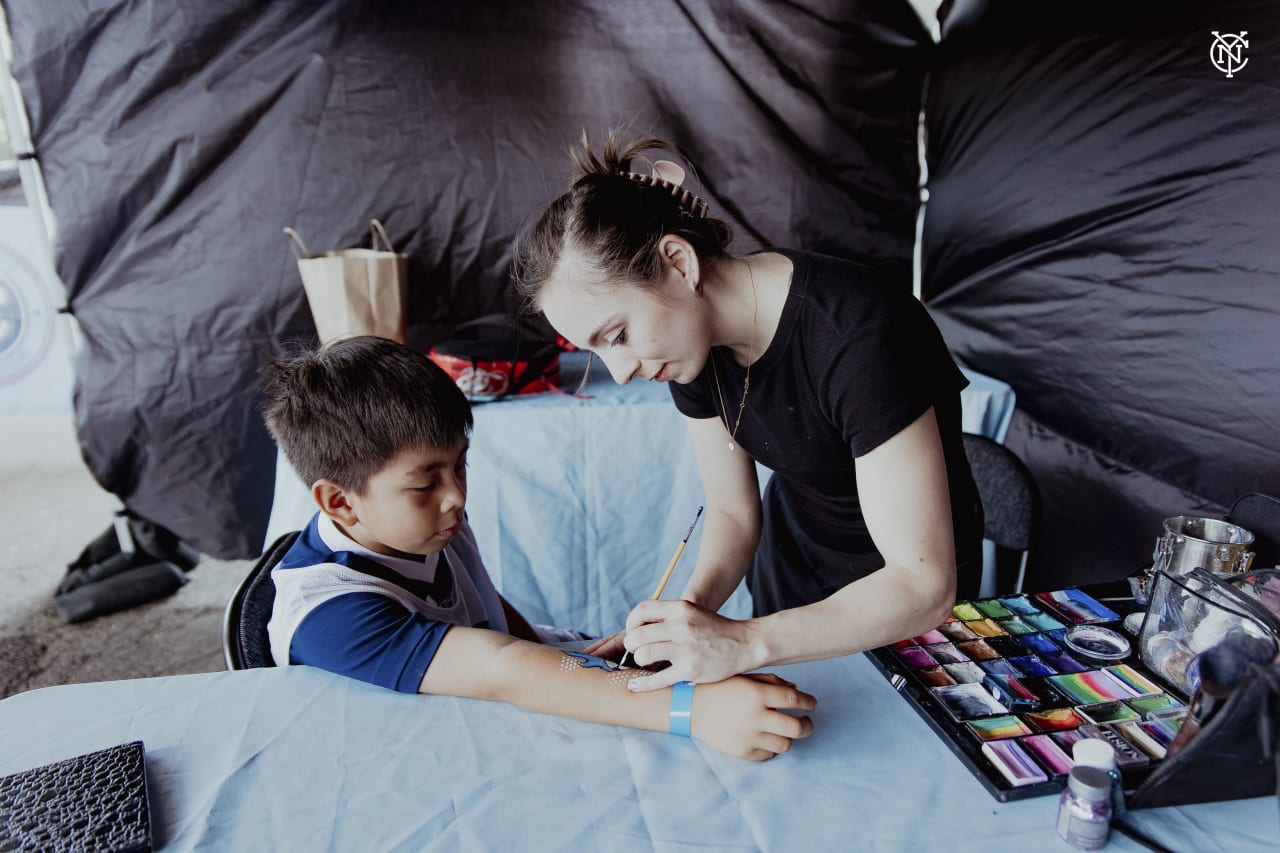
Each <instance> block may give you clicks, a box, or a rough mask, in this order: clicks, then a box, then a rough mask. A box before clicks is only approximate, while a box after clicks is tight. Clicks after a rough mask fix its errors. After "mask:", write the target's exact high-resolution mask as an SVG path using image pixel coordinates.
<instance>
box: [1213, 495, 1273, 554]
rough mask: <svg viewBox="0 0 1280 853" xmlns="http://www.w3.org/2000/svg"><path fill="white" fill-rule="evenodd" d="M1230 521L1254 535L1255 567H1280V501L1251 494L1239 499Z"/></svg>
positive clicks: (1228, 518)
mask: <svg viewBox="0 0 1280 853" xmlns="http://www.w3.org/2000/svg"><path fill="white" fill-rule="evenodd" d="M1226 520H1227V521H1229V522H1230V523H1232V524H1234V525H1236V526H1237V527H1243V528H1244V529H1245V530H1247V531H1249V532H1250V533H1252V534H1253V545H1251V546H1250V550H1252V551H1253V567H1254V568H1255V569H1270V568H1274V567H1275V566H1277V565H1280V498H1278V497H1276V496H1275V495H1267V494H1263V493H1262V492H1249V493H1248V494H1245V495H1241V496H1240V497H1238V498H1236V500H1235V503H1233V504H1232V505H1231V511H1230V512H1228V513H1227V517H1226Z"/></svg>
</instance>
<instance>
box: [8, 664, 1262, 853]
mask: <svg viewBox="0 0 1280 853" xmlns="http://www.w3.org/2000/svg"><path fill="white" fill-rule="evenodd" d="M777 671H778V672H779V673H780V674H782V675H784V676H785V677H787V678H790V679H792V680H794V681H796V682H797V683H798V684H800V685H801V686H802V687H803V688H805V689H807V690H809V691H811V692H813V693H815V694H816V695H817V696H818V698H819V703H820V705H819V708H818V711H817V712H816V713H815V714H814V721H815V724H816V730H815V734H814V735H813V737H811V738H809V739H808V740H805V741H801V742H798V743H797V744H796V746H795V748H794V749H793V750H792V751H791V752H790V753H787V754H785V755H782V756H780V757H778V758H776V759H774V760H772V761H769V762H767V763H764V764H752V763H748V762H744V761H739V760H736V759H733V758H729V757H727V756H724V755H721V754H720V753H717V752H715V751H714V750H711V749H710V748H709V747H706V746H704V745H702V744H700V743H697V742H694V741H689V740H686V739H683V738H679V737H675V736H671V735H666V734H657V733H651V732H641V731H635V730H631V729H621V728H615V727H612V726H602V725H595V724H590V723H580V722H577V721H573V720H566V719H563V718H559V717H552V716H547V715H544V714H537V713H533V712H528V711H524V710H521V709H518V708H515V707H512V706H509V705H504V704H501V703H497V702H484V701H479V700H468V699H453V698H449V697H439V696H431V697H428V696H416V695H404V694H396V693H393V692H390V691H387V690H383V689H380V688H375V687H371V686H368V685H365V684H361V683H359V682H354V681H350V680H347V679H344V678H342V677H340V676H335V675H332V674H329V673H325V672H321V671H319V670H314V669H309V668H306V667H288V668H284V669H259V670H249V671H244V672H229V673H210V674H204V675H183V676H171V677H168V678H152V679H142V680H136V681H114V682H104V683H99V684H82V685H69V686H64V687H49V688H44V689H41V690H34V691H31V692H29V693H24V694H20V695H18V696H14V697H11V698H8V699H5V700H4V701H0V775H3V774H7V773H12V772H16V771H19V770H24V769H27V768H30V767H34V766H37V765H40V764H44V763H47V762H50V761H55V760H60V759H64V758H69V757H71V756H74V755H78V754H82V753H85V752H89V751H92V750H96V749H101V748H105V747H108V746H112V745H114V744H118V743H123V742H126V741H129V740H135V739H140V740H142V741H143V742H144V744H145V746H146V756H147V770H148V784H149V787H150V797H151V808H152V820H153V825H154V829H155V837H156V840H157V841H158V846H159V847H161V848H163V849H166V850H195V849H203V850H263V851H273V853H284V851H294V850H296V851H306V853H312V851H316V850H334V851H339V850H341V851H347V850H351V851H362V853H364V851H382V850H411V851H422V850H441V851H446V850H447V851H455V850H481V851H491V850H521V851H524V850H529V851H543V850H555V851H579V850H584V851H586V850H590V851H597V850H600V851H613V850H618V851H637V850H661V851H681V850H688V851H695V850H696V851H707V850H717V851H740V850H741V851H746V850H779V851H791V850H796V851H801V850H803V851H816V850H824V851H825V850H883V851H904V850H930V851H936V850H945V851H980V853H998V851H1016V852H1017V853H1026V851H1029V850H1036V851H1040V850H1063V851H1066V850H1069V849H1070V848H1068V847H1067V846H1066V845H1065V844H1064V843H1063V842H1061V841H1059V840H1058V838H1057V836H1056V835H1055V834H1054V828H1053V827H1054V817H1055V814H1056V811H1057V801H1056V798H1054V797H1051V796H1050V797H1040V798H1036V799H1032V800H1023V801H1020V802H1015V803H1007V804H1004V803H999V802H997V801H995V800H994V799H992V798H991V797H990V795H988V794H987V792H986V790H985V789H983V788H982V786H981V785H980V784H979V783H978V782H977V781H976V780H974V778H973V777H972V776H971V775H970V773H969V771H968V770H967V769H965V767H964V765H962V764H961V763H960V761H959V760H958V759H956V758H955V757H954V756H953V755H952V754H951V753H950V752H949V751H948V749H947V747H946V746H945V745H944V744H943V742H942V741H941V740H940V739H939V738H938V737H937V736H935V735H934V734H933V732H932V731H930V730H929V728H928V727H927V726H926V725H925V724H924V722H923V721H921V720H920V719H919V718H918V717H917V716H916V714H915V713H914V712H913V711H912V710H911V709H910V708H909V707H908V705H907V703H906V702H905V701H904V700H903V699H902V698H901V697H899V696H898V695H897V694H896V693H894V691H893V690H892V688H890V686H889V684H888V682H886V681H885V680H884V678H883V677H882V676H881V675H880V674H879V673H878V672H877V671H876V670H875V669H874V668H873V667H872V665H871V663H870V662H869V661H868V660H866V659H865V658H864V657H863V656H861V655H859V656H854V657H849V658H842V659H837V660H830V661H821V662H816V663H810V664H799V665H794V666H789V667H782V668H779V669H778V670H777ZM1138 822H1139V823H1140V824H1141V828H1142V830H1143V831H1144V832H1146V833H1147V834H1148V835H1150V836H1151V837H1153V838H1155V839H1156V840H1157V841H1159V842H1160V843H1162V844H1164V845H1166V846H1168V847H1170V848H1171V849H1174V850H1180V851H1197V853H1211V851H1224V853H1227V851H1229V853H1241V851H1248V850H1263V849H1271V850H1274V849H1275V842H1276V840H1277V819H1276V803H1275V800H1274V799H1255V800H1245V801H1237V802H1231V803H1217V804H1206V805H1198V806H1189V807H1181V808H1173V809H1160V810H1153V811H1149V812H1142V813H1140V815H1139V817H1138ZM1112 837H1113V841H1112V843H1111V845H1110V846H1109V847H1108V849H1114V850H1137V849H1140V848H1138V847H1137V846H1136V845H1135V844H1134V843H1133V842H1131V841H1129V840H1127V839H1125V838H1120V837H1117V836H1115V835H1113V836H1112Z"/></svg>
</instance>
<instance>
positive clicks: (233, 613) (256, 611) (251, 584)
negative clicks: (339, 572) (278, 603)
mask: <svg viewBox="0 0 1280 853" xmlns="http://www.w3.org/2000/svg"><path fill="white" fill-rule="evenodd" d="M299 533H300V531H297V530H295V531H293V532H292V533H285V534H284V535H282V536H281V537H280V538H279V539H277V540H276V541H275V542H273V543H272V544H271V547H270V548H268V549H267V550H266V553H264V554H263V555H262V557H261V558H260V559H259V560H258V562H257V563H256V564H255V565H254V567H253V568H252V569H251V570H250V571H249V574H248V575H246V576H245V579H244V580H243V581H241V582H240V586H238V587H237V588H236V591H235V592H233V593H232V594H231V600H230V601H228V602H227V609H226V612H225V613H224V614H223V618H222V656H223V658H224V659H225V660H226V663H227V669H252V668H254V667H259V666H275V661H274V660H273V659H272V657H271V640H270V638H269V637H268V636H267V623H268V622H270V621H271V607H272V605H274V604H275V600H276V586H275V584H274V583H272V581H271V570H272V569H274V568H275V567H276V565H277V564H278V563H279V562H280V561H281V560H282V559H284V555H285V554H286V553H288V551H289V549H290V548H291V547H292V546H293V543H294V540H296V539H297V538H298V534H299Z"/></svg>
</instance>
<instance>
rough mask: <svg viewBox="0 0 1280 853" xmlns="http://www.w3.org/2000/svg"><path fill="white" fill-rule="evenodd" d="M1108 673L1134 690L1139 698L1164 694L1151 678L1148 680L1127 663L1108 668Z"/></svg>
mask: <svg viewBox="0 0 1280 853" xmlns="http://www.w3.org/2000/svg"><path fill="white" fill-rule="evenodd" d="M1106 671H1107V672H1109V673H1111V674H1112V675H1114V676H1115V677H1116V678H1118V679H1120V680H1121V681H1123V682H1124V683H1125V684H1127V685H1129V686H1130V687H1131V688H1133V692H1134V693H1137V694H1138V695H1139V696H1150V695H1152V694H1155V693H1163V692H1164V691H1163V690H1162V689H1161V688H1160V685H1159V684H1156V683H1155V682H1154V681H1152V680H1151V679H1150V678H1147V677H1146V676H1145V675H1143V674H1142V673H1140V672H1138V671H1137V670H1136V669H1134V668H1133V667H1131V666H1129V664H1127V663H1119V664H1115V665H1114V666H1108V667H1106Z"/></svg>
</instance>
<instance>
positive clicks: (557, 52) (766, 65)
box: [3, 0, 1280, 585]
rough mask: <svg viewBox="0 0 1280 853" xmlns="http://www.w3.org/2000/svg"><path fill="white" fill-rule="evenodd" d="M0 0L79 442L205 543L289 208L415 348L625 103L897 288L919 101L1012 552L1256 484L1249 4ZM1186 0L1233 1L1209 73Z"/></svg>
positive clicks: (470, 303)
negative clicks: (1018, 523)
mask: <svg viewBox="0 0 1280 853" xmlns="http://www.w3.org/2000/svg"><path fill="white" fill-rule="evenodd" d="M3 2H4V6H5V11H6V13H7V16H8V21H9V26H10V30H11V33H12V37H13V42H14V58H15V63H14V69H13V70H14V73H15V76H16V78H17V79H18V82H19V84H20V86H21V89H22V92H23V96H24V98H25V101H26V106H27V110H28V113H29V116H30V122H31V126H32V131H33V139H34V143H35V149H36V153H37V155H38V157H39V160H40V163H41V165H42V168H43V171H44V175H45V180H46V183H47V186H48V192H49V198H50V202H51V204H52V206H53V209H54V211H55V213H56V215H57V219H58V223H59V234H58V246H57V256H58V271H59V274H60V276H61V278H62V280H63V282H64V283H65V284H66V287H67V293H68V304H69V307H70V310H71V311H72V312H73V314H74V315H75V317H76V319H77V321H78V322H79V324H80V327H81V329H82V330H83V333H84V339H85V348H84V350H83V352H82V353H81V356H80V360H79V366H78V376H77V389H76V413H77V424H78V429H79V435H80V440H81V444H82V448H83V451H84V455H85V459H86V462H87V463H88V465H89V467H90V469H91V470H92V472H93V473H94V475H95V476H96V477H97V479H98V480H99V482H100V483H101V484H102V485H103V486H104V488H106V489H108V490H109V491H111V492H114V493H115V494H117V495H119V496H120V497H121V498H122V500H123V501H124V502H125V503H126V505H127V506H128V507H129V508H130V509H131V510H132V511H134V512H135V513H137V514H139V515H141V516H145V517H147V518H149V519H152V520H154V521H156V522H157V523H160V524H162V525H164V526H166V527H168V528H170V529H171V530H173V531H175V532H177V533H178V534H179V535H180V536H182V537H183V538H184V539H186V540H187V541H189V542H191V543H192V544H194V545H195V546H197V547H198V548H200V549H201V550H202V551H205V552H207V553H209V554H212V555H215V556H220V557H248V556H252V555H255V554H256V553H257V552H258V551H259V550H260V548H261V546H262V536H263V533H264V531H265V528H266V523H267V516H268V513H269V509H270V507H269V502H270V499H271V494H272V479H273V470H274V448H273V447H272V446H271V444H270V441H269V439H268V437H267V436H266V433H265V431H264V430H263V428H262V426H261V424H260V419H259V414H258V410H257V399H258V398H257V390H256V371H257V369H258V366H259V364H261V362H262V361H263V360H264V359H265V358H266V357H268V356H270V355H271V354H273V353H275V352H277V351H279V349H280V348H281V346H282V345H283V344H284V343H285V342H286V341H289V340H291V339H298V338H308V337H314V329H313V328H312V326H311V320H310V316H309V314H308V311H307V308H306V305H305V302H304V298H303V295H302V290H301V287H300V285H299V281H298V278H297V273H296V270H295V269H294V267H293V259H292V255H291V254H290V253H289V250H288V247H287V245H286V243H285V241H284V238H283V237H282V236H281V234H280V228H281V227H282V226H284V225H293V226H296V227H298V228H299V229H300V230H301V231H302V233H303V234H305V235H306V236H307V238H308V241H309V242H310V243H311V244H312V247H313V248H316V247H323V248H328V247H336V246H343V245H356V244H359V243H360V242H361V241H362V240H364V239H367V238H365V237H364V236H363V235H364V234H365V232H366V227H367V221H368V219H369V217H371V216H377V217H378V218H380V219H381V220H382V221H383V222H384V223H385V224H386V226H387V228H388V230H389V232H390V233H391V235H392V238H393V240H394V242H395V243H396V246H397V248H399V249H401V250H402V251H405V252H407V253H408V254H409V256H410V259H411V260H410V305H409V323H410V342H411V343H413V344H415V345H418V346H426V345H429V344H430V343H432V342H434V341H436V340H439V339H442V338H444V337H447V336H448V335H449V334H450V333H451V332H452V330H453V329H454V328H455V327H456V326H457V325H458V324H459V323H461V322H463V321H465V320H467V319H470V318H472V317H475V316H479V315H482V314H487V313H490V312H493V311H496V310H499V311H500V310H511V309H512V308H513V307H514V301H513V297H512V296H511V295H510V290H509V287H508V270H509V265H510V247H511V240H512V236H513V235H514V233H515V232H516V230H517V229H518V227H519V225H520V224H521V222H522V220H523V219H524V218H525V217H527V216H528V215H530V214H532V213H533V212H534V211H536V210H537V209H538V208H539V207H540V205H541V204H543V203H544V202H545V201H546V200H547V199H548V198H550V196H551V195H553V194H554V193H555V192H556V191H557V190H558V189H559V187H560V185H561V182H562V181H563V178H564V174H565V171H564V164H565V156H564V152H565V148H566V146H567V145H568V144H569V143H570V142H572V141H573V140H574V138H575V137H576V136H577V135H578V134H579V133H580V131H581V130H582V129H583V128H587V129H590V130H592V131H594V132H596V133H597V134H598V133H599V132H602V131H603V130H605V129H607V128H608V127H610V126H612V125H614V124H616V123H617V122H618V121H619V120H623V121H627V120H630V121H631V124H632V127H633V128H634V129H635V130H636V131H637V132H646V133H647V132H654V133H657V134H660V135H666V136H669V137H671V138H673V139H675V140H677V141H678V142H679V143H680V144H681V145H682V146H683V147H684V149H685V151H686V153H687V154H688V156H689V158H690V161H691V163H692V164H693V165H694V166H695V167H696V169H697V176H696V180H697V187H698V189H699V190H700V191H701V194H702V195H703V196H704V198H706V199H707V200H708V201H709V202H710V204H711V205H712V207H713V208H714V209H715V210H716V212H717V214H719V215H722V216H724V217H725V218H726V219H728V220H729V221H730V222H731V224H732V225H733V226H734V228H735V230H736V233H737V234H738V243H737V248H738V249H739V250H750V249H753V248H756V247H758V246H765V245H795V246H802V247H806V248H812V249H816V250H819V251H824V252H828V253H831V254H835V255H842V256H849V257H857V258H861V259H866V260H872V261H875V262H876V263H878V264H881V265H883V266H884V267H885V268H886V270H887V273H886V274H889V275H896V276H898V277H899V278H900V280H901V281H902V283H903V286H904V287H906V286H910V282H911V276H910V270H911V259H912V253H913V251H914V239H915V230H916V217H917V210H918V198H919V193H918V183H919V177H920V175H919V166H918V149H917V142H918V132H919V127H918V118H919V115H920V110H921V105H922V103H926V104H927V107H926V109H927V129H928V133H927V136H928V152H929V153H928V165H929V176H930V177H929V182H928V183H929V190H930V200H929V202H928V207H927V213H926V216H925V223H926V229H925V232H924V241H923V270H924V276H923V296H924V298H925V300H926V302H927V303H928V304H929V305H930V306H931V308H932V310H933V311H934V313H935V315H936V316H937V317H938V318H939V322H940V324H941V325H942V327H943V331H944V333H945V334H946V336H947V339H948V342H949V344H950V345H951V346H952V347H953V349H954V351H955V352H956V353H957V355H958V356H959V357H960V358H961V359H962V360H963V361H964V362H966V363H967V364H969V365H970V366H972V367H974V368H976V369H978V370H981V371H983V372H986V373H989V374H991V375H994V376H996V377H999V378H1002V379H1004V380H1006V381H1008V382H1010V383H1011V384H1012V385H1013V386H1014V388H1015V390H1016V391H1017V392H1018V395H1019V408H1020V410H1021V412H1020V415H1019V417H1018V418H1017V419H1016V420H1015V424H1014V428H1013V431H1012V434H1011V437H1010V439H1009V443H1010V444H1011V445H1012V446H1013V447H1014V448H1015V449H1016V450H1017V451H1018V452H1019V453H1020V454H1021V455H1023V457H1024V458H1025V459H1026V460H1027V462H1028V463H1029V464H1030V465H1031V467H1032V468H1033V470H1034V471H1035V472H1036V474H1037V475H1038V477H1039V478H1040V480H1041V486H1042V489H1043V490H1044V492H1045V498H1046V500H1045V508H1046V525H1045V535H1044V536H1043V537H1042V540H1041V541H1042V547H1041V549H1040V551H1039V553H1038V554H1037V558H1038V563H1037V565H1038V569H1035V571H1036V572H1037V574H1034V575H1033V577H1032V583H1034V584H1037V585H1041V584H1046V585H1047V584H1057V583H1058V582H1060V581H1078V580H1092V579H1099V578H1102V577H1114V576H1118V575H1120V574H1124V573H1127V572H1129V571H1131V570H1132V569H1134V568H1136V566H1137V565H1138V564H1139V563H1140V562H1141V560H1142V559H1143V558H1144V557H1145V556H1146V554H1147V553H1149V551H1150V544H1151V541H1152V538H1153V536H1154V534H1155V533H1156V532H1158V530H1159V520H1160V518H1162V517H1163V516H1166V515H1171V514H1178V513H1183V512H1188V511H1191V512H1205V513H1216V514H1221V513H1222V512H1223V511H1224V510H1223V507H1224V505H1225V504H1226V503H1228V502H1229V501H1230V499H1231V498H1232V497H1233V496H1234V495H1235V494H1238V493H1241V492H1244V491H1248V490H1252V489H1265V488H1267V487H1270V488H1271V490H1273V491H1274V490H1275V486H1276V484H1277V482H1280V441H1277V439H1276V430H1275V428H1274V425H1275V424H1276V423H1280V399H1278V398H1277V395H1276V394H1275V393H1274V391H1273V390H1271V389H1272V388H1273V387H1274V386H1275V384H1276V383H1275V374H1276V365H1277V364H1280V358H1278V357H1277V356H1278V355H1280V344H1277V343H1276V341H1275V338H1274V336H1268V335H1266V334H1265V330H1267V329H1270V328H1273V327H1274V325H1275V324H1274V317H1275V314H1276V313H1277V309H1278V308H1280V298H1278V297H1277V296H1276V295H1275V292H1276V291H1275V281H1276V272H1277V266H1278V264H1280V261H1277V256H1276V253H1275V252H1274V250H1271V249H1270V246H1269V245H1268V240H1269V239H1271V237H1272V235H1274V234H1275V233H1277V229H1276V228H1275V226H1276V224H1277V223H1276V217H1275V213H1274V210H1273V209H1272V208H1271V207H1270V206H1268V204H1267V201H1268V196H1269V195H1274V194H1275V190H1276V189H1277V182H1278V181H1280V178H1278V177H1277V175H1278V174H1280V170H1277V169H1276V168H1275V167H1276V166H1277V162H1276V159H1277V156H1278V155H1277V151H1276V145H1275V143H1274V139H1275V132H1274V126H1273V125H1274V122H1275V119H1276V117H1277V116H1278V115H1280V110H1277V107H1278V106H1280V104H1278V103H1277V98H1278V97H1280V96H1278V95H1277V91H1280V90H1277V87H1276V86H1275V84H1276V82H1277V80H1280V71H1277V68H1276V64H1275V62H1276V57H1277V56H1280V52H1278V51H1277V48H1276V47H1275V42H1274V39H1272V40H1271V41H1268V37H1267V36H1266V35H1265V33H1266V31H1267V26H1266V25H1267V24H1268V23H1269V24H1272V31H1275V29H1276V28H1275V24H1277V23H1280V13H1277V11H1275V10H1273V9H1271V8H1268V7H1267V6H1266V5H1265V4H1263V3H1261V2H1253V3H1243V2H1233V3H1229V4H1224V5H1220V6H1219V7H1218V8H1217V9H1215V10H1213V13H1212V15H1210V14H1209V13H1202V12H1195V11H1191V10H1190V8H1189V7H1188V10H1186V11H1177V12H1176V13H1175V12H1172V11H1170V9H1171V7H1169V5H1168V4H1155V3H1142V4H1133V6H1132V7H1131V9H1132V11H1130V12H1126V13H1124V14H1120V13H1118V12H1117V11H1116V10H1115V9H1114V8H1109V7H1106V6H1103V5H1101V4H1096V3H1095V4H1083V5H1082V4H1080V3H1073V4H1069V6H1068V4H1055V5H1057V6H1060V7H1061V8H1062V9H1068V8H1069V9H1070V10H1071V11H1070V13H1069V14H1067V13H1066V12H1061V13H1057V12H1053V13H1051V12H1041V11H1038V12H1037V16H1036V17H1035V18H1029V17H1027V16H1026V15H1025V14H1024V13H1022V12H1021V11H1019V6H1020V5H1022V4H1018V3H993V4H980V3H957V4H954V6H948V7H947V8H948V14H949V17H948V18H947V19H946V20H945V21H944V28H945V30H946V31H947V34H946V37H945V38H944V40H943V43H942V45H941V46H938V45H935V44H934V43H933V42H932V40H931V39H930V38H929V37H928V35H927V32H926V30H925V28H924V27H923V25H922V24H921V22H920V21H919V19H918V17H917V16H916V14H915V12H914V11H913V9H912V8H911V6H910V5H909V4H908V3H906V2H902V3H872V2H866V1H865V0H863V2H848V1H847V0H805V2H799V3H796V2H792V3H785V4H784V3H777V2H766V0H758V2H732V3H731V2H707V3H701V2H698V3H689V2H671V1H670V0H667V1H666V2H659V0H652V2H641V3H633V4H627V5H625V6H622V5H619V4H617V3H613V2H609V1H608V0H576V2H562V3H556V4H516V3H507V2H488V3H476V4H462V5H459V4H418V3H408V2H398V3H397V2H379V3H372V4H369V3H353V2H347V3H336V2H335V3H327V4H310V3H298V2H281V3H252V2H227V3H218V4H194V3H189V4H180V5H179V6H178V7H177V8H171V6H170V4H160V3H145V2H144V3H122V2H96V3H87V4H86V3H68V2H53V0H39V2H37V0H3ZM1035 5H1036V8H1037V10H1043V9H1044V8H1045V5H1046V4H1035ZM1228 7H1229V8H1228ZM1179 8H1180V7H1179ZM1156 12H1159V14H1154V13H1156ZM1211 17H1212V18H1213V21H1212V22H1210V20H1209V19H1210V18H1211ZM1157 22H1158V25H1157ZM953 24H954V26H952V25H953ZM1214 28H1217V29H1224V30H1231V31H1238V30H1251V31H1252V32H1251V38H1252V39H1253V41H1252V43H1251V49H1250V57H1251V58H1250V64H1249V65H1248V67H1247V68H1246V69H1245V70H1243V71H1242V72H1241V73H1240V74H1238V75H1236V77H1235V78H1234V79H1232V80H1224V78H1223V75H1222V74H1221V73H1220V72H1218V71H1217V70H1216V69H1215V68H1214V67H1213V66H1212V64H1211V63H1210V61H1209V47H1210V40H1211V38H1212V37H1211V35H1210V31H1211V30H1212V29H1214ZM1268 87H1270V88H1268ZM926 93H927V95H926ZM1211 131H1212V132H1211ZM1269 191H1270V192H1269Z"/></svg>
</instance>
